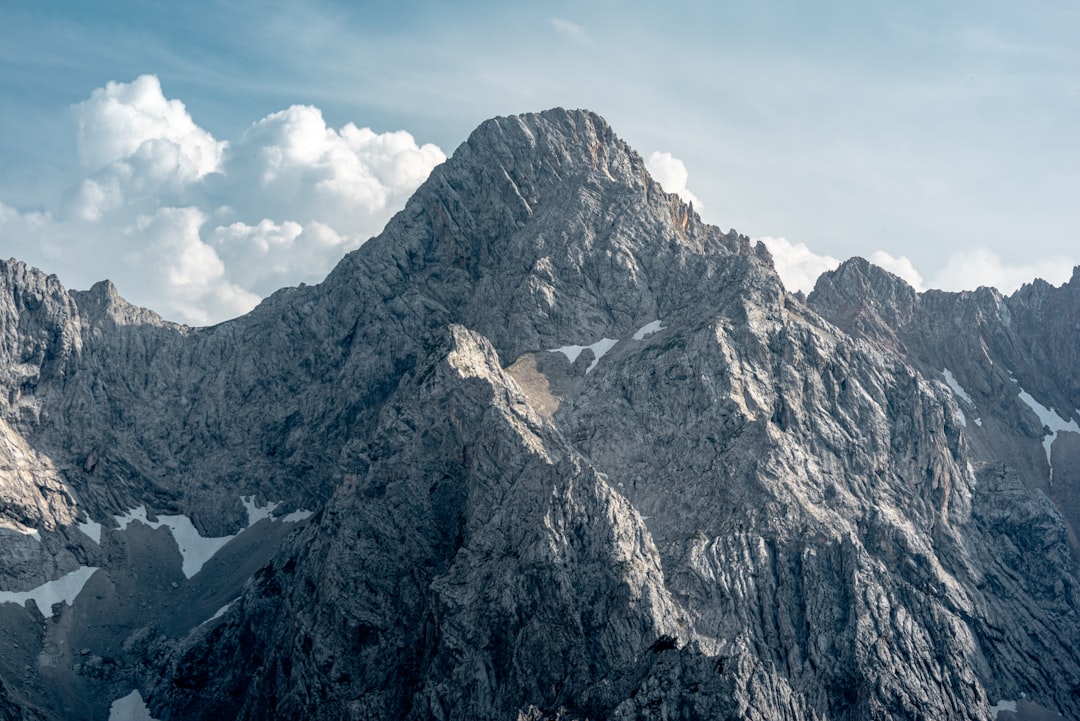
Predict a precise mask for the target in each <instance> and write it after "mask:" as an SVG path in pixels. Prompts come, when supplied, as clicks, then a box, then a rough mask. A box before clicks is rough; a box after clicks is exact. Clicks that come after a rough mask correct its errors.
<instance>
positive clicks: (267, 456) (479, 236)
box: [0, 110, 1080, 721]
mask: <svg viewBox="0 0 1080 721" xmlns="http://www.w3.org/2000/svg"><path fill="white" fill-rule="evenodd" d="M1078 292H1080V274H1074V277H1073V280H1072V281H1070V283H1069V284H1067V285H1065V286H1062V287H1061V288H1052V287H1050V286H1048V285H1046V284H1045V283H1041V282H1036V283H1035V284H1032V285H1029V286H1025V287H1024V288H1023V289H1021V290H1020V291H1018V292H1017V293H1016V294H1014V295H1013V296H1010V297H1008V298H1003V297H1002V296H1001V295H1000V294H998V293H997V292H996V291H993V290H991V289H980V290H979V291H976V292H974V293H960V294H950V293H941V292H937V291H929V292H926V293H921V294H920V293H916V292H915V291H914V290H912V289H911V288H910V287H908V286H907V285H905V284H904V282H903V281H902V280H900V279H899V278H896V277H895V276H892V275H890V274H889V273H887V272H886V271H884V270H881V269H879V268H876V267H874V266H872V265H870V264H869V263H867V262H866V261H864V260H861V259H852V260H850V261H848V262H847V263H845V264H844V265H842V266H841V267H840V268H839V269H837V270H836V271H834V272H832V273H828V274H826V275H824V276H823V277H822V278H821V279H820V280H819V281H818V284H817V287H816V288H815V290H814V292H813V293H812V294H811V295H810V296H809V297H808V298H805V299H804V298H803V297H802V296H801V295H794V294H789V293H787V292H786V291H785V290H784V288H783V285H782V283H781V282H780V280H779V278H778V276H777V275H776V272H775V270H774V269H773V266H772V262H771V258H770V257H769V254H768V252H767V251H766V250H765V249H764V247H763V246H761V245H760V244H753V243H751V242H750V241H749V240H748V239H747V238H746V237H744V236H741V235H739V234H738V233H735V232H728V233H723V232H721V231H720V230H718V229H717V228H714V227H711V226H708V225H706V224H704V223H702V222H701V220H700V218H699V217H698V216H697V215H696V214H695V213H694V212H693V209H692V208H690V207H687V206H686V205H684V204H683V203H682V202H681V201H680V200H679V199H678V197H676V196H673V195H669V194H667V193H665V192H664V191H663V189H662V188H661V187H660V186H659V185H658V184H657V183H655V182H654V181H653V180H652V179H651V178H650V177H649V175H648V173H647V172H646V170H645V166H644V163H643V162H642V160H641V158H640V157H639V156H638V155H637V154H636V153H635V152H634V151H633V150H632V149H631V148H629V147H628V146H627V145H626V144H625V143H624V142H622V141H621V140H619V139H618V138H617V137H616V136H615V135H614V133H613V131H612V130H611V129H610V128H609V127H608V125H607V124H606V123H605V122H604V121H603V120H602V119H601V118H600V117H598V116H596V115H594V114H592V113H589V112H586V111H564V110H551V111H547V112H544V113H540V114H529V115H521V116H515V117H507V118H497V119H494V120H490V121H488V122H486V123H484V124H483V125H481V126H480V127H479V128H478V129H477V130H476V131H474V133H473V134H472V135H471V136H470V137H469V139H468V140H467V141H466V142H465V143H464V144H463V145H462V146H461V147H460V148H458V150H457V151H456V152H455V153H454V155H453V157H452V158H451V159H450V160H448V161H447V162H446V163H445V164H444V165H442V166H440V167H438V168H436V169H435V171H434V172H433V173H432V175H431V177H430V178H429V179H428V181H427V182H426V183H425V184H424V185H423V186H422V187H421V188H420V189H419V190H418V191H417V192H416V194H415V195H414V196H413V198H412V199H411V200H410V201H409V203H408V204H407V205H406V207H405V208H404V210H402V211H401V212H400V213H398V214H397V215H396V216H395V217H394V218H393V220H391V222H390V223H389V224H388V225H387V227H386V229H385V230H384V232H383V233H382V234H381V235H380V236H378V237H376V238H374V239H372V240H370V241H368V242H367V243H366V244H365V245H363V246H362V247H361V248H360V249H359V250H357V251H355V252H353V253H351V254H350V255H348V256H346V257H345V258H344V259H343V260H342V261H341V263H340V264H339V265H338V267H337V268H335V269H334V271H333V272H332V273H331V274H330V275H329V276H328V277H327V279H326V280H325V281H324V282H323V283H321V284H319V285H317V286H301V287H299V288H288V289H284V290H281V291H279V292H278V293H276V294H274V295H273V296H271V297H269V298H268V299H266V300H265V301H264V302H263V303H262V304H260V305H259V307H258V308H256V309H255V310H254V311H252V312H251V313H250V314H248V315H247V316H244V317H242V318H238V319H236V320H233V321H229V322H227V323H223V324H220V325H217V326H214V327H210V328H187V327H184V326H178V325H175V324H171V323H168V322H166V321H163V320H162V319H160V318H159V317H157V316H155V315H154V314H152V313H150V312H149V311H145V310H141V309H138V308H135V307H133V306H131V305H129V304H127V303H126V302H125V301H123V300H122V299H121V298H119V297H118V296H117V294H116V291H115V289H114V288H113V287H112V286H111V285H110V284H108V283H107V282H105V283H99V284H98V285H96V286H94V287H93V288H92V289H90V290H89V291H85V292H68V291H65V290H64V289H63V288H62V287H61V286H60V284H59V283H58V282H57V280H56V279H55V278H54V277H51V276H46V275H44V274H43V273H41V272H39V271H36V270H32V269H29V268H27V267H26V266H25V265H23V264H21V263H18V262H17V261H8V262H7V263H5V264H2V265H0V382H2V383H3V388H4V390H5V393H4V394H3V395H2V396H0V436H2V439H3V443H0V452H2V453H3V455H2V456H0V489H2V495H0V514H2V517H3V520H2V526H0V557H2V558H3V560H4V562H3V564H2V565H0V601H3V602H2V603H0V625H2V626H3V628H4V630H5V634H3V638H0V678H2V680H3V685H2V686H0V718H45V719H54V718H85V719H103V718H106V717H107V716H109V713H110V711H109V709H110V705H111V706H112V711H111V713H112V718H115V719H119V718H122V717H123V716H124V714H125V713H128V712H125V711H123V710H122V709H125V708H127V709H130V708H134V707H138V706H139V704H141V703H142V699H145V702H146V704H147V706H148V708H149V711H150V713H152V714H153V717H154V718H158V719H162V720H165V719H218V718H229V719H261V718H304V719H420V718H424V719H427V718H434V719H440V720H443V719H505V718H511V719H513V718H517V719H520V720H529V721H538V720H540V719H661V718H664V719H674V718H679V719H699V718H700V719H706V718H708V719H712V718H745V719H792V720H795V719H800V720H801V719H808V720H809V719H850V720H852V721H854V720H861V719H882V718H907V719H991V718H995V717H996V718H999V719H1002V720H1003V721H1004V720H1005V719H1007V718H1009V717H1010V715H1011V716H1013V717H1017V716H1019V717H1022V718H1039V717H1043V718H1054V717H1057V716H1056V714H1063V715H1065V716H1066V717H1073V718H1076V717H1080V652H1078V648H1080V646H1078V643H1080V616H1078V609H1080V590H1078V585H1077V571H1078V565H1077V550H1078V546H1077V528H1078V525H1077V524H1078V523H1080V515H1078V513H1080V511H1078V509H1080V490H1078V487H1080V463H1077V461H1078V460H1080V455H1078V454H1080V427H1078V426H1077V422H1078V420H1080V418H1078V416H1080V411H1077V410H1075V409H1077V408H1080V382H1078V380H1077V378H1078V375H1077V369H1080V363H1078V358H1077V353H1078V351H1080V297H1078ZM30 598H32V599H33V601H34V602H33V603H29V602H28V599H30ZM44 606H48V608H45V607H44ZM136 689H137V690H138V695H129V694H132V692H133V691H134V690H136Z"/></svg>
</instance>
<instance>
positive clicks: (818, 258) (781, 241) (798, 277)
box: [758, 236, 840, 293]
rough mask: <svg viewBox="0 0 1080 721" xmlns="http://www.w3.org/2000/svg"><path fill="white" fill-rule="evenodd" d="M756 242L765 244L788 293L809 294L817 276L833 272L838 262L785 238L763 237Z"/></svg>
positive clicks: (803, 244) (829, 256) (804, 244)
mask: <svg viewBox="0 0 1080 721" xmlns="http://www.w3.org/2000/svg"><path fill="white" fill-rule="evenodd" d="M758 240H759V241H760V242H762V243H764V244H765V247H766V248H768V249H769V253H771V254H772V257H773V265H774V266H776V272H777V274H778V275H779V276H780V280H782V281H783V282H784V287H785V288H787V289H788V290H789V291H792V292H794V291H797V290H801V291H802V292H804V293H809V292H810V291H812V290H813V289H814V283H816V282H817V279H818V276H819V275H821V274H822V273H824V272H825V271H828V270H835V269H836V268H837V267H838V266H839V265H840V261H839V260H837V259H836V258H833V257H832V256H831V255H818V254H817V253H815V252H814V251H812V250H810V248H809V247H807V245H806V243H792V242H791V241H789V240H788V239H787V238H771V237H768V236H766V237H763V238H758Z"/></svg>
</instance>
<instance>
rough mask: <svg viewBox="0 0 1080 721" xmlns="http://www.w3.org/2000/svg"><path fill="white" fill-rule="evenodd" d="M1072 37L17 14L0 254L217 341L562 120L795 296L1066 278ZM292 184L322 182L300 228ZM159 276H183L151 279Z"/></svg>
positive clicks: (1076, 14) (1057, 17)
mask: <svg viewBox="0 0 1080 721" xmlns="http://www.w3.org/2000/svg"><path fill="white" fill-rule="evenodd" d="M1077 37H1080V5H1077V4H1076V3H1072V2H1039V1H1036V2H1028V3H1023V4H1020V3H1005V2H997V1H996V0H993V1H991V2H966V1H961V2H952V3H930V2H912V3H907V4H904V5H902V6H901V5H899V4H885V3H850V2H844V3H842V2H814V3H806V2H802V3H798V2H768V1H765V2H756V3H706V2H700V3H695V2H683V3H669V4H666V5H665V4H660V3H655V2H650V3H643V2H640V3H639V2H613V1H605V0H593V1H589V0H581V1H579V2H574V3H570V2H549V3H510V2H502V3H495V2H464V3H455V4H448V3H436V2H393V3H391V2H368V3H344V2H340V3H338V2H328V1H320V2H291V3H285V2H279V3H272V2H271V3H267V2H258V3H256V2H246V1H243V0H241V1H239V2H228V3H226V2H199V1H194V2H186V3H173V4H159V3H145V2H118V1H112V2H99V3H93V4H89V3H81V2H71V3H65V2H50V3H43V2H35V3H30V2H22V1H21V0H6V1H5V3H4V4H3V5H2V6H0V99H2V102H3V107H4V111H5V112H3V113H0V204H2V206H0V255H4V256H8V255H16V256H18V257H22V258H25V259H26V260H28V261H30V262H33V263H35V264H37V265H39V266H41V267H43V268H45V269H46V270H50V271H54V272H57V273H59V274H60V276H61V279H62V280H64V281H65V283H67V284H68V285H70V286H73V287H85V286H86V285H88V284H89V283H91V282H93V280H95V279H97V277H100V276H103V275H107V276H109V277H112V278H113V280H114V281H116V282H117V284H118V285H119V286H120V290H121V292H123V293H125V295H127V296H129V297H131V298H132V299H133V300H136V301H137V302H141V303H145V304H149V305H151V306H153V307H155V308H156V309H158V310H159V311H161V312H163V313H165V314H166V315H167V316H168V317H174V318H177V319H180V320H185V321H188V322H196V323H197V322H211V321H214V320H217V319H220V318H222V317H226V316H228V315H230V314H234V313H236V312H241V311H242V310H243V309H245V308H246V307H249V306H250V305H251V304H252V303H253V302H255V301H257V298H258V297H259V296H261V295H264V294H265V292H266V289H267V288H269V287H271V286H272V285H273V284H275V283H296V282H300V281H306V282H311V281H312V280H315V279H317V278H318V276H320V275H321V274H323V273H325V271H326V270H327V269H328V267H329V266H330V265H331V264H332V263H333V261H334V260H335V259H336V257H338V256H339V255H340V254H341V253H343V252H345V251H347V250H348V249H350V248H352V247H356V246H357V245H358V244H359V243H361V242H362V241H363V239H364V238H366V237H367V236H369V235H372V234H374V233H377V232H378V230H379V228H380V227H381V224H382V223H384V222H385V220H386V218H388V217H389V215H390V214H391V213H392V211H393V209H394V208H396V207H398V206H399V205H400V204H402V203H404V199H405V198H407V196H408V193H409V192H411V189H412V188H413V187H415V183H417V182H419V180H420V179H422V176H423V174H424V173H425V172H426V170H429V169H430V166H431V165H433V164H434V163H435V162H437V161H438V159H439V157H438V154H437V153H436V152H435V151H434V150H433V149H432V148H433V147H434V148H436V149H438V150H441V151H442V152H443V153H445V154H447V155H448V154H450V153H451V152H452V151H453V149H454V148H455V147H456V146H457V145H458V144H459V143H460V142H461V141H462V140H464V138H465V137H466V136H467V134H468V133H469V131H470V130H471V129H472V128H473V127H475V126H476V125H477V124H478V123H480V122H481V121H482V120H484V119H485V118H487V117H491V116H493V115H502V114H508V113H515V112H523V111H529V110H540V109H544V108H548V107H552V106H556V105H561V106H566V107H588V108H590V109H592V110H595V111H597V112H599V113H600V114H601V115H604V116H605V117H606V118H607V119H608V121H609V122H610V123H611V124H612V126H613V127H614V128H615V131H616V132H617V133H618V134H620V135H621V136H622V137H623V138H625V139H626V140H627V141H629V142H630V143H631V144H632V145H633V146H634V147H635V148H637V149H638V151H639V152H641V153H642V155H643V156H645V157H646V158H647V159H651V166H652V167H654V168H655V170H656V173H657V175H658V177H659V178H660V180H661V182H664V183H665V187H667V186H672V187H669V189H672V190H677V191H678V190H681V191H683V192H684V194H686V193H688V192H692V194H693V195H694V196H696V198H698V202H697V203H696V204H695V207H697V208H698V209H699V210H700V211H701V213H702V215H703V216H704V218H705V219H706V220H707V221H709V222H713V223H715V224H717V225H720V226H722V227H724V228H729V227H734V228H736V229H738V230H740V231H742V232H744V233H746V234H748V235H750V236H751V237H770V238H771V240H770V241H769V243H770V247H771V248H772V249H773V251H774V254H775V255H776V256H777V262H778V266H781V269H782V272H783V273H784V274H785V280H786V281H787V282H789V285H792V286H800V287H804V286H807V285H809V284H810V283H812V279H813V277H814V276H815V275H816V273H817V272H820V270H821V269H823V268H825V267H829V266H830V265H831V264H834V263H835V262H836V260H837V259H843V258H847V257H849V256H851V255H863V256H867V257H870V258H871V259H872V260H875V261H876V262H880V263H881V264H882V265H885V266H886V267H889V268H890V269H891V270H894V272H898V273H900V274H902V275H904V276H905V277H907V278H909V279H910V280H912V281H913V282H915V283H917V284H918V285H919V286H920V287H945V288H949V289H959V288H964V287H975V286H977V285H979V284H993V285H998V286H999V287H1002V288H1003V289H1005V290H1009V289H1011V288H1014V287H1015V286H1016V285H1018V284H1019V283H1020V282H1023V281H1024V280H1029V279H1031V278H1033V277H1035V276H1036V275H1040V276H1043V277H1047V278H1048V279H1049V280H1051V281H1052V282H1058V283H1060V282H1063V281H1064V280H1067V278H1068V277H1069V273H1070V270H1071V267H1072V265H1073V263H1075V262H1078V259H1080V253H1078V252H1077V250H1076V249H1077V248H1078V247H1080V244H1078V241H1080V237H1078V236H1080V233H1078V231H1077V227H1078V226H1080V223H1078V221H1080V203H1078V202H1076V200H1075V196H1076V189H1077V188H1080V51H1078V50H1077V49H1076V47H1077V45H1078V44H1077V43H1076V42H1075V38H1077ZM141 76H152V77H153V78H154V79H156V82H157V86H158V88H159V89H158V90H156V91H155V89H154V87H153V83H149V82H144V83H142V84H139V85H138V86H137V87H136V86H135V85H134V84H135V82H136V79H137V78H139V77H141ZM109 83H113V84H114V85H113V86H109ZM110 87H111V88H112V90H109V88H110ZM136 90H138V92H135V91H136ZM95 92H97V93H98V95H97V96H95V95H94V93H95ZM155 93H157V94H156V95H155ZM95 97H96V98H97V100H93V98H95ZM169 101H172V105H168V103H169ZM140 103H141V105H140ZM178 105H179V106H180V107H178ZM293 106H306V107H308V108H309V109H312V110H313V109H318V111H319V113H320V116H319V117H320V119H321V121H322V122H324V123H325V128H323V126H322V125H320V124H319V122H318V121H317V120H315V118H314V115H313V114H312V113H310V112H309V113H307V114H305V113H302V112H299V111H297V112H293V113H292V114H291V115H281V113H282V111H286V110H287V109H289V108H291V107H293ZM118 108H119V109H118ZM153 108H158V109H159V110H160V109H161V108H166V109H165V110H161V111H160V112H162V113H165V115H166V116H167V117H166V119H165V120H164V121H162V123H157V124H155V122H151V121H150V120H148V119H147V118H149V117H150V116H151V115H152V114H153V113H154V112H158V111H157V110H153ZM125 113H126V114H125ZM147 113H150V115H147ZM275 114H277V115H275ZM260 121H266V122H263V123H262V125H260V126H259V130H258V132H255V131H253V130H252V126H253V125H254V124H256V123H259V122H260ZM131 123H135V125H131ZM147 123H149V125H147ZM349 124H352V125H353V126H355V128H356V129H363V128H370V129H371V130H372V131H374V136H373V137H368V136H366V135H365V136H364V137H363V138H360V139H357V138H358V137H359V136H355V134H354V135H353V136H350V137H351V138H352V140H350V139H349V138H346V134H344V133H342V132H339V131H342V129H343V128H344V127H345V126H346V125H349ZM189 125H190V126H191V127H189ZM132 128H136V129H137V130H136V131H133V130H132ZM192 128H194V130H193V129H192ZM396 131H406V132H407V133H408V135H409V136H410V137H409V141H410V142H406V141H405V139H404V138H403V136H401V135H389V134H391V133H394V132H396ZM131 132H135V134H136V136H137V137H138V138H139V139H140V140H141V141H145V142H147V143H148V144H147V145H146V146H145V147H143V148H142V150H138V148H136V147H135V146H131V147H126V146H124V147H121V146H123V143H122V142H121V140H122V138H123V137H124V135H123V134H124V133H129V134H130V133H131ZM327 133H329V135H327ZM312 134H314V135H312ZM324 136H325V137H324ZM314 137H318V143H319V144H320V145H319V148H321V150H319V151H318V152H315V154H311V153H309V154H308V155H305V156H303V157H301V155H296V154H295V153H294V154H293V155H292V156H289V158H290V160H289V161H288V163H287V164H286V165H287V167H286V166H281V165H280V163H279V165H275V166H273V167H274V169H275V170H274V172H273V173H271V175H272V176H273V177H272V178H271V180H270V181H267V177H268V176H267V173H268V172H269V171H268V168H270V165H267V163H270V162H271V160H270V159H272V158H278V159H279V160H280V156H281V153H282V152H283V151H282V150H281V149H282V148H286V147H290V148H293V149H294V150H295V149H296V148H298V147H300V146H299V145H297V142H298V141H297V139H298V138H304V139H306V140H305V142H308V141H310V140H311V138H314ZM391 140H392V141H393V142H391ZM95 143H103V144H104V145H102V146H100V147H95V146H94V144H95ZM170 144H171V145H170ZM166 146H167V147H166ZM174 146H175V147H174ZM305 147H306V146H305ZM169 148H172V150H173V151H175V152H179V153H180V160H176V158H175V157H174V155H175V153H174V155H169V154H168V153H167V152H166V150H169ZM185 148H187V149H189V150H190V149H191V148H195V149H196V150H198V149H200V148H201V149H202V150H200V151H199V152H203V151H205V153H208V155H202V156H199V157H201V158H202V160H199V161H196V160H194V159H193V158H195V156H193V155H190V153H189V154H187V155H185V153H186V152H187V151H186V150H185ZM425 148H427V149H426V150H425ZM177 149H179V150H177ZM241 150H244V151H248V152H249V156H250V157H251V158H256V157H258V158H260V159H262V160H261V161H260V162H262V163H263V164H262V165H259V164H258V163H255V164H252V163H247V164H245V163H244V162H243V161H242V158H241V157H240V151H241ZM290 152H291V151H290ZM313 152H314V151H313ZM657 152H660V153H667V154H669V156H655V157H654V156H653V153H657ZM110 153H111V154H110ZM275 153H276V155H275ZM391 154H392V157H391ZM170 158H171V160H170ZM342 159H344V161H343V162H346V166H340V167H339V166H336V165H334V164H335V163H336V162H338V161H339V160H342ZM163 162H164V163H174V165H168V167H167V168H166V166H163V165H162V163H163ZM275 162H276V161H275ZM680 162H681V165H680ZM185 163H187V165H185ZM199 163H203V164H202V165H199ZM391 166H392V167H391ZM162 168H166V169H165V170H162ZM200 168H201V169H200ZM683 168H685V173H686V181H685V182H686V185H687V186H688V187H689V191H687V190H686V188H685V187H679V186H681V184H682V180H683V176H681V175H680V172H681V171H682V170H683ZM166 171H167V172H166ZM369 171H370V172H369ZM267 182H269V183H270V184H269V185H266V183H267ZM88 183H89V184H88ZM289 183H296V184H303V183H308V184H309V185H311V186H312V187H318V188H322V189H324V190H326V189H329V190H327V192H326V193H323V194H322V195H318V194H315V195H312V196H311V197H308V201H309V206H304V207H300V206H296V207H285V208H283V207H282V203H281V198H286V197H291V194H295V193H297V192H302V189H298V188H300V186H297V187H296V188H291V189H290V187H289V185H288V184H289ZM346 186H347V187H346ZM343 188H345V189H344V190H343ZM263 190H265V191H266V193H264V194H263V195H265V198H263V197H262V195H260V193H261V191H263ZM91 191H92V192H91ZM331 191H334V192H331ZM335 192H336V195H335V194H334V193H335ZM95 193H96V194H95ZM316 196H317V197H316ZM93 198H96V199H97V200H93ZM92 201H93V202H92ZM346 201H348V202H349V203H352V204H354V206H355V204H356V203H358V202H359V203H360V207H361V209H362V210H363V213H361V215H363V216H364V222H353V221H349V222H346V221H343V220H341V217H342V208H341V207H337V206H335V205H334V203H335V202H338V203H344V202H346ZM88 203H89V204H90V205H88ZM94 203H96V205H94ZM365 203H366V204H365ZM312 208H315V209H318V212H316V211H315V210H311V209H312ZM290 213H291V215H289V217H286V215H288V214H290ZM320 213H321V214H320ZM365 213H366V215H364V214H365ZM353 220H355V218H354V219H353ZM263 221H266V222H263ZM290 223H291V224H292V225H290ZM116 238H121V240H122V242H120V241H116V240H115V239H116ZM72 245H74V246H78V252H75V251H73V250H71V247H69V246H72ZM314 256H318V257H317V258H316V257H314ZM155 262H156V263H158V265H161V264H165V265H167V264H169V263H174V264H179V265H178V266H177V267H178V268H179V270H176V271H175V272H171V274H170V273H166V274H165V275H162V273H164V272H165V271H162V270H160V269H159V270H158V271H155V272H158V274H159V275H160V277H159V278H158V279H157V280H153V281H151V280H147V278H146V276H147V273H148V270H147V269H148V268H150V267H152V266H153V264H154V263H155ZM260 263H263V264H265V268H266V270H265V272H263V273H261V274H259V273H254V272H253V271H250V270H245V271H243V272H241V271H240V269H239V268H240V266H241V265H242V264H244V265H248V266H250V265H252V264H255V265H258V264H260ZM294 266H295V267H294ZM174 270H175V269H174ZM166 276H167V277H166ZM169 288H171V289H172V290H168V289H169ZM163 289H164V290H163ZM169 293H172V295H169Z"/></svg>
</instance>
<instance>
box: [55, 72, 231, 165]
mask: <svg viewBox="0 0 1080 721" xmlns="http://www.w3.org/2000/svg"><path fill="white" fill-rule="evenodd" d="M72 110H73V111H74V113H75V117H76V120H77V121H78V127H79V130H78V136H77V140H78V149H79V158H80V160H81V161H82V163H83V165H84V166H86V167H87V168H89V169H90V170H101V169H104V168H107V167H108V166H110V165H113V164H121V165H122V167H121V168H120V169H119V170H120V172H121V174H130V175H135V176H144V177H148V178H153V179H156V180H159V181H163V180H167V179H174V180H176V181H178V182H180V183H190V182H193V181H195V180H198V179H200V178H202V177H204V176H206V175H207V174H209V173H213V172H215V171H216V170H218V169H219V168H220V166H221V161H222V156H223V154H224V151H225V147H226V145H227V143H223V142H219V141H217V140H215V139H214V137H213V136H212V135H210V133H208V132H207V131H205V130H203V129H202V128H200V127H199V126H198V125H196V124H195V121H194V120H192V119H191V116H190V115H188V112H187V108H185V107H184V104H183V103H182V102H180V101H179V100H168V99H166V98H165V95H164V93H163V92H162V90H161V83H160V82H158V79H157V78H156V77H154V76H153V75H141V76H139V77H138V78H136V79H135V80H134V81H133V82H131V83H113V82H110V83H108V84H106V86H105V87H104V88H98V89H97V90H95V91H94V92H93V93H91V94H90V98H89V99H87V100H84V101H83V102H81V103H79V104H77V105H75V106H74V107H73V108H72Z"/></svg>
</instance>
